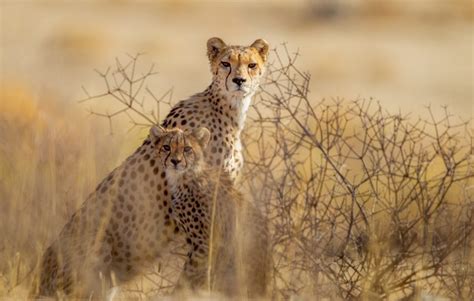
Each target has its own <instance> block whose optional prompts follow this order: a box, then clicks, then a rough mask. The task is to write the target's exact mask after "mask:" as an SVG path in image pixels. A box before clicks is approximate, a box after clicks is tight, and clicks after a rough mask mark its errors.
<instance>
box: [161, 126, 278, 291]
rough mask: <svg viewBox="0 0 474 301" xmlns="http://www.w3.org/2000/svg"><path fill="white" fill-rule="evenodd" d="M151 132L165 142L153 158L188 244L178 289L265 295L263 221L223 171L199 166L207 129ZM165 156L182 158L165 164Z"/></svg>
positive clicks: (258, 212)
mask: <svg viewBox="0 0 474 301" xmlns="http://www.w3.org/2000/svg"><path fill="white" fill-rule="evenodd" d="M156 132H157V135H158V137H160V140H162V141H167V144H165V145H164V146H163V148H164V149H163V150H161V151H160V152H159V153H158V157H159V158H160V161H162V162H163V164H164V166H165V170H166V178H167V179H168V182H169V184H170V188H171V192H172V198H173V202H172V206H173V214H174V218H175V220H176V221H177V223H178V225H179V227H180V230H181V231H182V232H183V233H184V234H185V236H186V241H187V243H188V246H189V251H188V259H187V261H186V263H185V267H184V271H183V274H182V277H181V278H180V281H179V284H178V285H179V288H180V289H193V290H206V289H211V290H212V291H217V292H220V293H224V294H227V295H231V296H239V297H256V296H262V295H264V294H265V290H266V285H267V279H268V271H269V270H268V263H269V261H268V260H269V252H268V232H267V228H266V222H265V218H264V217H263V215H262V214H261V213H260V211H259V210H257V208H255V207H254V206H252V205H251V204H250V203H248V202H245V200H244V198H243V197H242V194H241V193H240V192H239V191H238V190H237V189H235V188H234V183H233V181H232V179H231V178H230V177H229V175H228V174H227V173H225V172H223V171H222V170H221V169H219V168H216V167H213V168H212V167H208V166H207V165H206V164H205V163H204V160H203V156H202V155H201V154H202V153H203V148H205V147H206V146H207V143H208V141H209V138H210V133H209V131H208V130H207V129H205V128H199V129H196V130H194V131H193V132H190V133H185V132H183V131H182V130H180V129H172V130H166V129H159V128H157V130H156ZM169 158H181V160H175V161H174V163H172V164H170V163H169V162H171V160H172V159H169ZM184 161H186V163H184Z"/></svg>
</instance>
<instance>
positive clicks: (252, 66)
mask: <svg viewBox="0 0 474 301" xmlns="http://www.w3.org/2000/svg"><path fill="white" fill-rule="evenodd" d="M255 67H257V64H255V63H250V64H249V68H250V69H254V68H255Z"/></svg>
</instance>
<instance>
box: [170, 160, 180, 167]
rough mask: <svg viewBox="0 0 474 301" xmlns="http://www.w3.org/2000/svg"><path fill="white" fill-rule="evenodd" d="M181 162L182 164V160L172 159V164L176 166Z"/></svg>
mask: <svg viewBox="0 0 474 301" xmlns="http://www.w3.org/2000/svg"><path fill="white" fill-rule="evenodd" d="M179 162H181V160H177V159H171V163H173V165H174V166H177V165H178V164H179Z"/></svg>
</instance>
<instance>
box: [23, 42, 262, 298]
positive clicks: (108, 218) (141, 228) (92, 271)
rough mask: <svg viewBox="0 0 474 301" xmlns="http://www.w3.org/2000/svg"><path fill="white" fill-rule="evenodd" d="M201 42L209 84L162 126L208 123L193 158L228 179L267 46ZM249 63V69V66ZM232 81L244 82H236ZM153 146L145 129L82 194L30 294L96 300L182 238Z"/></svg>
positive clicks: (237, 165) (238, 163)
mask: <svg viewBox="0 0 474 301" xmlns="http://www.w3.org/2000/svg"><path fill="white" fill-rule="evenodd" d="M207 46H208V47H207V48H208V57H209V59H210V63H211V71H212V73H213V81H212V83H211V85H210V86H209V87H208V88H207V89H206V90H205V91H204V92H202V93H198V94H196V95H194V96H193V97H191V98H189V99H187V100H183V101H181V102H179V103H178V104H177V105H176V106H175V107H174V108H173V109H172V110H171V112H170V113H169V114H168V116H167V117H166V119H165V120H164V121H163V126H164V127H181V128H182V129H186V130H190V131H193V130H195V129H197V128H200V127H202V126H206V127H208V128H209V129H210V142H209V143H208V145H207V147H206V148H205V149H203V151H202V157H195V160H197V161H198V162H200V161H203V160H204V161H206V162H207V163H208V164H209V165H210V166H218V167H223V172H224V173H226V174H227V176H228V177H229V178H230V179H231V180H232V181H233V180H235V178H236V177H237V175H238V172H239V171H240V169H241V167H242V154H241V143H240V132H241V130H242V129H243V126H244V122H245V115H246V111H247V109H248V106H249V105H250V100H251V97H252V95H253V94H254V93H255V91H256V89H257V87H258V84H259V81H260V78H261V76H262V74H263V71H264V69H265V62H266V59H267V54H268V44H267V43H266V42H265V41H263V40H257V41H255V42H254V43H253V44H252V45H251V46H249V47H241V46H227V45H226V44H225V43H224V42H223V41H222V40H220V39H218V38H212V39H210V40H209V41H208V44H207ZM224 61H226V62H229V64H230V69H229V67H225V66H224V65H223V64H222V62H224ZM254 63H255V64H256V66H253V65H252V66H249V64H254ZM250 67H252V68H250ZM234 78H244V79H246V81H245V82H240V84H239V85H238V84H236V83H235V82H233V81H232V80H233V79H234ZM161 144H162V142H161V141H159V140H157V139H156V135H154V133H153V132H151V133H150V135H149V137H148V138H147V139H146V140H145V141H144V143H143V145H142V146H140V147H139V148H138V149H137V150H136V151H135V153H133V154H132V155H131V156H130V157H128V158H127V159H126V160H125V162H123V163H122V164H121V165H120V166H119V167H117V168H116V169H115V170H113V171H112V172H111V173H110V174H109V175H108V176H107V177H106V178H105V179H104V180H103V181H102V182H101V183H100V184H99V185H98V186H97V189H96V191H94V192H93V193H92V194H90V195H89V197H88V198H87V199H86V201H85V202H84V203H83V204H82V206H81V208H80V209H79V210H78V211H77V212H76V213H75V214H74V215H73V216H72V217H71V219H70V220H69V222H68V223H67V224H66V225H65V227H64V228H63V230H62V231H61V233H60V234H59V236H58V238H57V239H56V240H55V241H54V242H53V243H52V244H51V246H49V247H48V249H47V250H46V251H45V253H44V254H43V256H42V258H41V260H40V263H39V267H38V277H37V279H36V281H34V285H33V288H32V292H31V294H32V295H33V296H53V295H58V294H59V295H61V294H63V295H68V296H77V297H87V298H88V297H90V296H95V297H97V296H99V298H100V296H102V294H103V293H104V292H105V291H106V290H107V289H108V288H109V287H111V286H112V285H114V284H115V283H117V284H120V283H121V282H125V281H128V280H130V279H132V278H133V277H134V276H135V275H137V274H139V273H140V272H141V269H142V268H143V267H147V266H150V265H151V264H152V263H154V262H155V261H156V259H158V258H160V257H161V255H162V254H163V253H166V251H167V249H168V248H169V245H170V243H171V242H172V241H179V240H181V239H183V237H182V235H183V234H182V233H181V231H180V230H179V227H178V226H177V224H176V222H175V220H174V219H173V217H172V215H173V208H172V204H171V193H170V187H169V184H168V180H167V179H166V173H165V172H164V168H163V166H164V164H163V163H166V162H168V160H171V158H168V159H165V161H164V162H162V161H158V160H157V157H156V156H157V151H159V150H160V147H161ZM158 155H159V152H158ZM201 159H203V160H201ZM169 162H171V161H169ZM183 162H184V161H183ZM186 162H188V161H186ZM165 165H166V164H165Z"/></svg>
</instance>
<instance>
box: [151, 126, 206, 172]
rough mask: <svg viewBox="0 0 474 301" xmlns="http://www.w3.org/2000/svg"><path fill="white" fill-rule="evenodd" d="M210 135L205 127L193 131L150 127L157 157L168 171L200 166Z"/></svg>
mask: <svg viewBox="0 0 474 301" xmlns="http://www.w3.org/2000/svg"><path fill="white" fill-rule="evenodd" d="M210 136H211V134H210V132H209V130H208V129H207V128H203V127H202V128H197V129H195V130H193V131H191V132H184V131H182V130H181V129H179V128H173V129H164V128H162V127H160V126H153V127H152V128H151V129H150V139H151V142H152V143H154V145H155V150H156V155H157V158H158V160H159V162H161V164H162V166H163V168H164V169H165V170H166V171H167V172H168V171H171V172H178V173H179V172H183V171H186V170H190V169H198V168H200V166H201V165H202V163H203V162H204V154H203V150H204V149H205V148H206V146H207V143H208V142H209V139H210Z"/></svg>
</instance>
